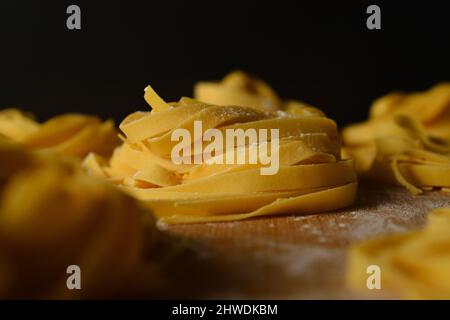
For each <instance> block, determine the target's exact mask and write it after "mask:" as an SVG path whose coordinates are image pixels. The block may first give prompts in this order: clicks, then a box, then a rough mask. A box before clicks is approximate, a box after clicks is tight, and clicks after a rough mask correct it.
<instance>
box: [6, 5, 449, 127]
mask: <svg viewBox="0 0 450 320" xmlns="http://www.w3.org/2000/svg"><path fill="white" fill-rule="evenodd" d="M446 2H448V1H421V2H411V1H390V2H381V1H372V2H363V1H359V2H358V1H314V2H306V1H300V0H298V1H271V2H265V1H244V0H241V1H213V0H211V1H194V0H191V1H175V0H172V1H131V0H129V1H112V0H110V1H90V2H87V1H77V0H73V1H71V2H68V1H52V2H50V1H22V0H14V1H12V0H10V1H7V0H2V1H1V2H0V108H5V107H20V108H23V109H26V110H29V111H32V112H33V113H35V114H36V115H37V116H38V118H39V119H41V120H45V119H46V118H48V117H50V116H53V115H56V114H59V113H62V112H68V111H80V112H86V113H96V114H99V115H101V116H103V117H114V118H116V120H118V121H120V119H122V118H123V117H124V116H125V115H127V114H128V113H130V112H132V111H135V110H137V109H145V108H147V107H146V104H145V102H144V100H143V98H142V96H143V88H144V87H145V86H146V85H147V84H148V83H150V84H152V86H153V87H154V88H155V89H156V90H157V91H158V92H159V93H160V95H161V96H162V97H163V98H164V99H166V100H175V99H178V98H179V97H180V96H182V95H191V92H192V87H193V84H194V83H195V82H196V81H198V80H208V79H211V80H212V79H219V78H221V77H222V76H223V75H224V74H226V73H227V72H229V71H231V70H233V69H242V70H245V71H248V72H251V73H253V74H255V75H257V76H260V77H261V78H263V79H265V80H267V81H268V82H269V83H270V84H271V85H272V86H273V87H274V88H275V89H276V91H277V92H278V93H279V94H280V95H281V96H282V97H283V98H297V99H301V100H304V101H306V102H309V103H311V104H313V105H315V106H318V107H320V108H321V109H323V110H324V111H325V112H326V113H327V114H328V115H329V116H331V117H333V118H334V119H336V120H337V121H338V122H339V124H340V125H344V124H347V123H349V122H352V121H359V120H362V119H364V118H365V117H366V116H367V109H368V107H369V105H370V103H371V101H372V100H373V99H375V98H376V97H378V96H380V95H383V94H385V93H387V92H389V91H391V90H405V91H410V90H423V89H427V88H428V87H430V86H431V85H433V84H435V83H437V82H440V81H445V80H450V11H449V10H447V7H448V6H444V4H445V3H446ZM69 4H77V5H79V6H80V7H81V10H82V30H81V31H69V30H67V28H66V18H67V14H66V8H67V6H68V5H69ZM369 4H378V5H379V6H380V7H381V11H382V30H374V31H371V30H368V29H367V28H366V18H367V16H368V15H367V14H366V8H367V6H368V5H369Z"/></svg>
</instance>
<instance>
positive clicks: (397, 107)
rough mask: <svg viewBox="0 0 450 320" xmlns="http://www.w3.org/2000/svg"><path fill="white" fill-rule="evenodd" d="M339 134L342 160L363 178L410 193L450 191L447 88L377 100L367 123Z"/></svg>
mask: <svg viewBox="0 0 450 320" xmlns="http://www.w3.org/2000/svg"><path fill="white" fill-rule="evenodd" d="M342 136H343V141H344V148H343V153H344V156H345V157H347V158H353V159H355V161H356V167H357V169H358V173H359V174H360V175H362V176H366V177H368V178H370V179H374V180H379V181H382V182H387V183H393V184H400V185H403V186H405V187H406V188H407V189H408V190H409V191H411V192H412V193H413V194H419V193H421V192H422V191H423V190H424V189H425V190H426V189H429V188H434V187H436V188H440V189H442V190H443V191H448V188H450V84H441V85H437V86H435V87H434V88H432V89H430V90H428V91H426V92H420V93H412V94H403V93H391V94H389V95H386V96H384V97H382V98H380V99H378V100H377V101H375V103H374V104H373V106H372V108H371V110H370V118H369V120H368V121H366V122H363V123H359V124H354V125H351V126H349V127H347V128H345V129H344V130H343V133H342Z"/></svg>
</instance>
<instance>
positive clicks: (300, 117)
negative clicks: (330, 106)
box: [84, 72, 356, 223]
mask: <svg viewBox="0 0 450 320" xmlns="http://www.w3.org/2000/svg"><path fill="white" fill-rule="evenodd" d="M211 90H212V91H211ZM196 92H197V94H198V95H199V97H200V98H201V99H202V100H205V101H208V102H210V103H206V102H203V101H199V100H197V99H191V98H181V99H180V100H179V101H178V102H175V103H166V102H165V101H163V100H162V99H161V98H160V97H159V96H158V95H157V94H156V92H155V91H154V90H153V89H152V88H151V87H150V86H149V87H147V88H146V91H145V99H146V100H147V102H148V103H149V104H150V106H151V107H152V111H146V112H141V111H139V112H136V113H133V114H131V115H129V116H128V117H127V118H126V119H125V120H124V121H123V122H122V123H121V124H120V129H121V130H122V132H123V133H124V137H123V140H124V143H123V145H122V146H120V147H118V148H117V149H116V150H115V151H114V154H113V156H112V157H111V158H110V159H102V158H101V157H99V156H98V155H95V154H91V155H89V156H88V157H87V158H86V159H85V161H84V166H85V168H86V169H87V170H88V172H90V173H91V174H93V175H97V176H101V177H103V178H106V179H108V180H110V181H111V182H113V183H115V184H116V185H118V186H119V187H120V189H121V190H123V191H125V192H127V193H129V194H131V195H132V196H134V197H136V198H138V199H139V200H141V201H142V202H143V203H144V205H146V206H147V207H149V208H151V209H152V211H153V213H154V214H155V215H156V216H157V217H158V218H159V219H160V221H161V222H163V223H190V222H203V221H229V220H240V219H245V218H250V217H255V216H262V215H272V214H306V213H317V212H323V211H329V210H334V209H338V208H342V207H345V206H348V205H350V204H352V203H353V201H354V198H355V194H356V175H355V172H354V169H353V162H352V161H351V160H341V159H340V141H339V135H338V131H337V127H336V124H335V122H334V121H332V120H331V119H329V118H327V117H326V116H325V115H324V114H323V113H322V112H321V111H320V110H318V109H316V108H313V107H310V106H308V105H305V104H303V103H300V102H289V103H283V102H281V101H279V99H277V98H276V95H275V94H274V93H273V91H272V90H271V89H270V87H269V86H268V85H266V84H265V83H263V82H262V81H261V80H255V79H252V78H249V77H247V76H246V75H245V74H243V73H240V72H238V73H234V74H231V75H230V76H228V77H226V78H225V79H224V81H223V82H222V83H219V84H216V83H214V84H206V83H203V84H200V85H198V86H197V89H196ZM227 98H230V99H231V100H230V101H232V103H233V104H234V105H229V104H228V100H227ZM216 99H218V100H220V101H217V102H215V101H216ZM213 103H217V105H216V104H213ZM221 104H225V105H221ZM196 123H201V124H202V128H203V130H205V131H206V130H208V129H216V130H217V131H218V132H220V133H223V136H225V133H226V132H227V130H235V131H236V130H241V131H244V132H245V131H246V130H250V129H251V130H258V131H259V130H272V129H276V130H277V131H278V136H279V141H278V140H277V141H273V140H271V139H270V137H268V138H267V139H266V140H264V141H258V142H257V143H255V144H249V143H248V140H243V142H241V144H237V145H235V147H234V149H231V150H230V149H227V150H225V151H224V152H225V153H229V152H231V153H232V155H231V157H230V158H232V159H234V158H233V157H234V156H235V153H234V152H236V153H237V152H243V153H244V154H247V155H248V154H249V152H251V151H252V148H261V147H263V146H265V147H266V149H268V148H270V150H271V153H272V155H273V153H275V152H276V153H277V155H279V157H278V159H279V168H278V170H277V173H276V174H273V175H263V174H261V170H260V169H262V168H264V166H265V165H264V162H263V161H262V159H261V157H259V158H258V159H257V160H256V161H255V162H254V163H244V164H242V163H236V162H235V163H234V164H232V163H222V164H218V163H214V162H213V163H206V162H203V163H200V164H199V163H195V161H194V163H192V162H190V163H189V161H188V162H187V163H183V164H175V163H174V162H173V158H172V157H171V155H172V151H173V150H174V148H176V147H177V144H178V143H179V141H174V139H173V134H174V133H176V132H177V130H184V131H185V132H188V133H189V134H191V135H194V134H195V125H196ZM275 142H276V146H274V144H275ZM201 143H202V146H201V148H200V149H199V150H203V151H202V152H201V153H200V154H197V155H196V154H193V155H192V156H193V157H194V158H195V157H196V156H200V157H203V158H205V157H206V152H205V150H206V149H208V148H207V147H208V143H205V142H204V141H203V142H201ZM192 144H195V142H194V141H190V142H189V143H187V145H188V146H191V145H192ZM227 155H228V154H225V155H224V154H221V152H219V153H217V150H216V153H215V154H214V156H215V157H220V156H225V157H226V156H227Z"/></svg>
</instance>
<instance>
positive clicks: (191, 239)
mask: <svg viewBox="0 0 450 320" xmlns="http://www.w3.org/2000/svg"><path fill="white" fill-rule="evenodd" d="M445 206H450V194H448V193H443V192H439V191H433V192H427V193H426V194H424V195H421V196H416V197H415V196H412V195H411V194H409V193H408V192H407V191H406V190H405V189H403V188H401V187H392V186H385V185H377V184H371V183H360V188H359V194H358V200H357V202H356V203H355V205H354V206H352V207H351V208H347V209H343V210H339V211H335V212H330V213H323V214H314V215H309V216H278V217H264V218H258V219H252V220H247V221H239V222H227V223H207V224H195V225H175V226H170V227H169V229H168V232H169V234H171V235H172V236H174V237H177V238H178V239H182V240H183V241H182V243H184V245H185V246H186V248H188V249H189V252H190V253H189V254H186V255H184V257H183V258H182V259H179V261H177V263H176V266H174V270H175V269H176V270H177V271H176V272H175V271H174V272H173V274H172V276H174V277H175V279H176V281H177V287H176V293H175V294H172V297H173V296H174V297H177V298H237V299H239V298H250V299H251V298H255V299H256V298H261V299H275V298H279V299H345V298H365V297H373V296H372V295H368V294H369V292H367V293H366V292H352V291H351V290H349V289H348V288H347V286H346V281H345V268H346V252H347V249H348V247H349V246H350V245H351V244H352V243H355V242H357V241H360V240H364V239H368V238H372V237H376V236H378V235H382V234H389V233H393V232H404V231H407V230H411V229H415V228H419V227H421V226H422V225H423V224H424V222H425V219H426V213H427V212H428V211H429V210H431V209H433V208H437V207H445ZM368 291H369V290H368ZM371 294H372V293H371ZM381 296H383V295H382V294H381Z"/></svg>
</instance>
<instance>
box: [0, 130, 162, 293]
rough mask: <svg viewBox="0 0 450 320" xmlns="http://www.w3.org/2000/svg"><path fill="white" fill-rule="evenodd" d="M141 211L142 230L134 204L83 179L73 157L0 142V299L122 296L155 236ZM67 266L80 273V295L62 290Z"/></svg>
mask: <svg viewBox="0 0 450 320" xmlns="http://www.w3.org/2000/svg"><path fill="white" fill-rule="evenodd" d="M145 213H146V215H145V219H146V220H147V223H145V224H144V223H143V221H145V219H144V220H143V210H142V208H141V207H140V206H139V204H138V203H137V202H136V201H135V200H134V199H132V198H130V197H128V196H126V195H124V194H122V193H121V192H119V191H118V190H116V189H115V188H114V187H112V186H110V185H109V184H107V183H104V182H102V181H99V180H96V179H94V178H91V177H88V176H87V175H86V174H85V173H84V172H83V171H82V169H81V166H80V161H79V160H78V159H76V158H73V157H65V156H61V155H57V154H55V153H54V152H50V151H32V152H31V151H26V150H25V149H24V148H23V147H22V146H20V145H18V144H16V143H11V141H9V139H6V138H0V297H1V298H76V297H84V298H90V297H92V298H98V297H110V296H120V295H121V294H123V293H124V292H127V290H128V289H130V288H129V287H130V284H132V283H134V282H133V280H134V279H133V277H134V276H135V275H136V274H138V273H139V272H138V271H140V269H141V268H142V263H143V252H144V249H145V248H144V243H145V241H150V242H151V238H152V237H153V238H155V237H157V230H156V228H155V224H154V221H152V216H151V215H150V214H149V213H148V212H145ZM144 228H145V235H144ZM145 239H147V240H145ZM149 239H150V240H149ZM69 265H78V266H79V267H80V269H81V279H82V281H81V284H82V290H68V289H67V286H66V279H67V277H68V276H69V275H68V274H67V273H66V268H67V267H68V266H69Z"/></svg>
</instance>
